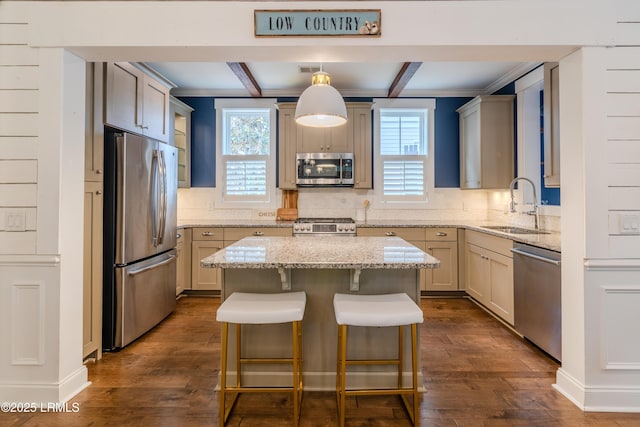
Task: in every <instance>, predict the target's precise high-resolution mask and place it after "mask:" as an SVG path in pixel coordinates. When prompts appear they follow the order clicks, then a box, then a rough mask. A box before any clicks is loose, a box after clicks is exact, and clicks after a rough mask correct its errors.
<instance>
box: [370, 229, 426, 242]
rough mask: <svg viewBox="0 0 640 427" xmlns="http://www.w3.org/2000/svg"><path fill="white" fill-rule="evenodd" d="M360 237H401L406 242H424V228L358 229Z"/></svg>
mask: <svg viewBox="0 0 640 427" xmlns="http://www.w3.org/2000/svg"><path fill="white" fill-rule="evenodd" d="M357 234H358V236H363V237H366V236H381V237H400V238H402V239H404V240H409V241H411V240H414V241H418V242H420V241H424V240H425V232H424V228H419V227H372V228H369V227H367V228H358V229H357Z"/></svg>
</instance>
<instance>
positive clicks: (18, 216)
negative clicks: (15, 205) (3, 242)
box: [4, 210, 27, 231]
mask: <svg viewBox="0 0 640 427" xmlns="http://www.w3.org/2000/svg"><path fill="white" fill-rule="evenodd" d="M26 224H27V214H26V213H25V211H18V210H15V211H14V210H11V211H7V212H6V213H5V219H4V231H25V230H26V229H27V226H26Z"/></svg>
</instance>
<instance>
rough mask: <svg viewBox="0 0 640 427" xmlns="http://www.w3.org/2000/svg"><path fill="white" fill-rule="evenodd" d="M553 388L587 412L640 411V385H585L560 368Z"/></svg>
mask: <svg viewBox="0 0 640 427" xmlns="http://www.w3.org/2000/svg"><path fill="white" fill-rule="evenodd" d="M553 388H555V389H556V390H558V391H559V392H560V393H562V394H563V395H564V396H565V397H566V398H567V399H569V400H570V401H571V402H573V403H574V404H575V405H576V406H577V407H578V408H580V409H582V410H583V411H585V412H634V413H639V412H640V387H628V386H620V387H612V386H606V387H605V386H585V385H584V384H582V383H581V382H580V381H578V380H576V379H575V378H574V377H573V376H571V375H570V374H569V373H568V372H566V371H565V370H563V369H562V368H560V369H558V372H557V375H556V384H554V385H553Z"/></svg>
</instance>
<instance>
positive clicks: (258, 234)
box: [253, 231, 264, 236]
mask: <svg viewBox="0 0 640 427" xmlns="http://www.w3.org/2000/svg"><path fill="white" fill-rule="evenodd" d="M253 235H254V236H264V233H263V232H262V231H254V232H253Z"/></svg>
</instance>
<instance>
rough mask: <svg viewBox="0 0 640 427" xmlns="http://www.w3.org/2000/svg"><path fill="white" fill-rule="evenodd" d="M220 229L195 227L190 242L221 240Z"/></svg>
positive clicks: (222, 237) (222, 236)
mask: <svg viewBox="0 0 640 427" xmlns="http://www.w3.org/2000/svg"><path fill="white" fill-rule="evenodd" d="M223 230H224V229H223V228H222V227H196V228H194V229H193V235H192V237H191V239H192V240H223V239H224V233H223Z"/></svg>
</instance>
